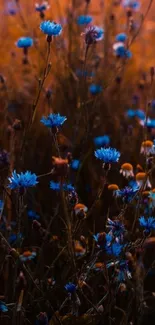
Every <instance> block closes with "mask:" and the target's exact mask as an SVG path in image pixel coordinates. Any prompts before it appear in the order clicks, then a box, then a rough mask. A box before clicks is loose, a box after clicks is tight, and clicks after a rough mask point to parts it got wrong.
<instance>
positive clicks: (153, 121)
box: [145, 119, 155, 129]
mask: <svg viewBox="0 0 155 325" xmlns="http://www.w3.org/2000/svg"><path fill="white" fill-rule="evenodd" d="M145 125H146V126H147V127H148V128H150V129H151V128H152V129H154V128H155V119H147V121H146V123H145Z"/></svg>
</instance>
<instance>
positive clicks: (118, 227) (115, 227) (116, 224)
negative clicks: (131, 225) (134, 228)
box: [107, 218, 125, 237]
mask: <svg viewBox="0 0 155 325" xmlns="http://www.w3.org/2000/svg"><path fill="white" fill-rule="evenodd" d="M107 228H108V229H109V230H110V232H111V233H112V234H113V235H114V236H116V237H119V236H121V235H122V234H123V233H124V232H125V227H124V225H123V224H122V223H121V222H120V221H119V220H111V219H109V218H108V220H107Z"/></svg>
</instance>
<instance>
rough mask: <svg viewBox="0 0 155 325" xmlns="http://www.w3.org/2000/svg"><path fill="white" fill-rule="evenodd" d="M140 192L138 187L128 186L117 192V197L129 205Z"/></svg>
mask: <svg viewBox="0 0 155 325" xmlns="http://www.w3.org/2000/svg"><path fill="white" fill-rule="evenodd" d="M138 190H139V187H138V185H136V186H135V187H130V186H126V187H125V188H123V189H122V190H116V191H115V195H116V197H121V198H122V199H123V201H124V202H125V203H129V202H131V201H132V200H133V198H134V197H135V195H136V193H137V192H138Z"/></svg>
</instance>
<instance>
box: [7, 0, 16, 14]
mask: <svg viewBox="0 0 155 325" xmlns="http://www.w3.org/2000/svg"><path fill="white" fill-rule="evenodd" d="M17 11H18V9H17V8H16V7H15V3H14V2H13V1H10V2H8V3H7V5H6V14H10V15H11V16H14V15H16V13H17Z"/></svg>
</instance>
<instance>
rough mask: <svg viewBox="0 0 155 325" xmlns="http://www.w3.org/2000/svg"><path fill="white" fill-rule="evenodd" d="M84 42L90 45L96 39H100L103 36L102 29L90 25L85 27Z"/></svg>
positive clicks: (96, 40)
mask: <svg viewBox="0 0 155 325" xmlns="http://www.w3.org/2000/svg"><path fill="white" fill-rule="evenodd" d="M84 35H85V42H86V44H87V45H92V44H94V43H96V42H98V41H101V40H102V39H103V37H104V30H103V28H101V27H98V26H90V27H88V28H86V29H85V32H84Z"/></svg>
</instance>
